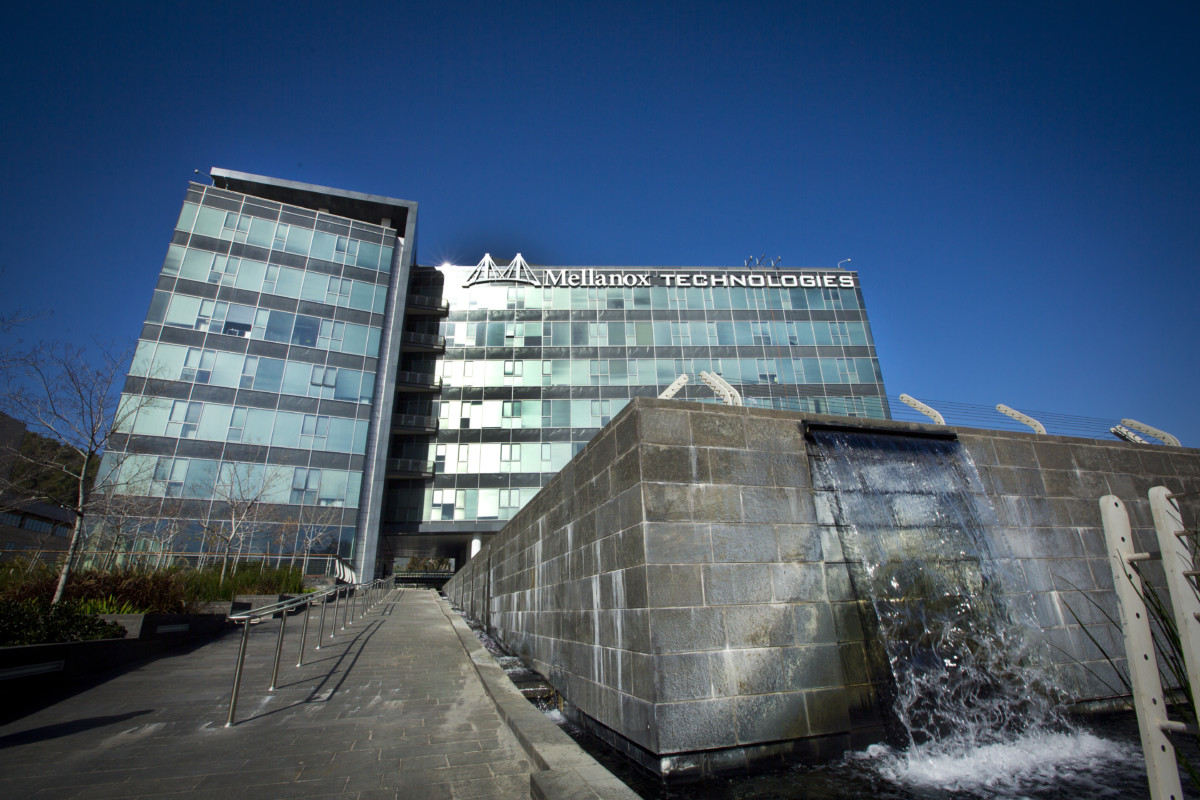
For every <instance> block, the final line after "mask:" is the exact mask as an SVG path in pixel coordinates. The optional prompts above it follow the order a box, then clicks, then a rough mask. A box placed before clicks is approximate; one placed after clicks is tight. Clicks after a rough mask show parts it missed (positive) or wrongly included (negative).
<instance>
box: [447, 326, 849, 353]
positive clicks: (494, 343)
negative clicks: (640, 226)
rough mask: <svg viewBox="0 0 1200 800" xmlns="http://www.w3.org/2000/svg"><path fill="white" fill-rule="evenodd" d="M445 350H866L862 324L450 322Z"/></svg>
mask: <svg viewBox="0 0 1200 800" xmlns="http://www.w3.org/2000/svg"><path fill="white" fill-rule="evenodd" d="M443 333H444V335H445V337H446V346H447V347H627V346H637V347H651V346H658V347H732V346H737V345H742V346H793V347H816V346H841V347H853V346H858V347H862V346H866V345H868V344H870V341H869V339H868V336H867V329H866V325H865V324H864V323H862V322H821V321H817V322H811V321H808V320H776V321H772V322H757V321H743V322H732V321H729V322H708V321H704V320H692V321H688V322H676V321H669V322H668V321H663V322H655V321H651V320H644V321H637V322H619V321H618V322H447V323H445V324H444V328H443Z"/></svg>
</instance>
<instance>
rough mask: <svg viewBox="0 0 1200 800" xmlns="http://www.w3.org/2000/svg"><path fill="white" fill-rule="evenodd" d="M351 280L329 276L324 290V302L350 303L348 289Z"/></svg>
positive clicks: (351, 283) (350, 285) (337, 304)
mask: <svg viewBox="0 0 1200 800" xmlns="http://www.w3.org/2000/svg"><path fill="white" fill-rule="evenodd" d="M352 285H353V282H352V281H350V280H349V279H346V278H330V279H329V288H328V289H327V290H326V292H325V302H326V303H328V304H330V305H334V306H346V305H349V304H350V289H351V287H352Z"/></svg>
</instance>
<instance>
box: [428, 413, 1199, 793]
mask: <svg viewBox="0 0 1200 800" xmlns="http://www.w3.org/2000/svg"><path fill="white" fill-rule="evenodd" d="M847 422H848V420H846V419H845V418H832V417H818V416H813V415H800V414H795V413H791V412H782V411H771V410H764V409H750V408H729V407H725V406H718V405H707V404H696V403H684V402H679V401H664V400H653V399H636V400H634V401H633V402H632V403H631V404H630V405H629V406H627V407H626V408H625V409H624V410H623V411H622V412H621V414H619V415H618V416H617V417H616V418H615V419H614V420H613V421H612V422H611V423H610V424H609V425H608V426H607V427H606V428H605V429H604V430H603V431H601V433H600V434H599V435H598V436H597V437H596V438H595V439H594V440H593V441H592V442H591V443H590V444H589V445H588V446H587V447H586V448H585V449H584V450H583V451H581V452H580V453H579V454H578V455H577V456H576V457H575V458H574V459H573V460H572V461H571V462H570V463H569V464H568V465H567V466H566V467H565V468H564V469H563V470H562V472H560V473H559V474H558V475H557V476H556V477H555V478H554V479H553V480H552V481H551V482H550V483H549V484H547V486H546V487H545V488H544V489H543V490H542V492H540V493H539V494H538V495H537V497H535V498H534V500H533V501H532V502H531V503H529V504H528V505H526V506H525V508H523V509H522V510H521V511H520V512H519V513H518V515H517V516H516V517H514V518H513V520H511V521H510V522H509V524H508V525H506V526H505V528H504V530H503V531H502V532H501V533H499V534H497V535H496V536H495V537H494V538H493V539H492V540H491V541H490V542H489V543H488V544H487V545H485V546H484V548H483V550H481V551H480V553H479V554H478V555H477V556H476V557H475V558H474V559H472V560H471V561H470V562H469V563H468V564H467V565H466V566H465V567H464V568H463V569H462V570H461V571H460V572H459V573H458V574H457V575H456V576H455V577H454V579H453V580H452V581H451V582H450V583H448V584H447V586H446V590H445V591H446V593H447V595H448V596H449V597H450V598H451V599H452V600H453V601H454V602H455V603H456V604H458V605H459V606H460V607H461V608H463V609H464V610H466V611H467V612H468V613H470V614H471V615H473V616H476V617H478V618H480V619H482V620H484V621H485V622H486V624H487V625H488V626H489V627H490V628H491V629H493V630H494V632H495V634H496V635H497V636H498V637H499V638H500V639H501V640H502V641H503V642H504V643H505V644H506V645H507V646H508V647H510V648H511V649H512V650H514V651H515V652H517V653H519V654H520V655H521V656H523V657H524V658H525V659H527V660H528V661H529V662H530V663H531V664H532V665H533V667H534V668H535V669H537V670H538V671H539V672H541V673H542V674H543V675H545V676H546V677H547V678H548V679H549V680H550V682H551V683H552V684H553V685H554V686H555V687H556V688H557V689H558V690H559V691H560V692H561V693H562V694H563V696H564V697H565V698H566V699H567V700H568V701H570V703H572V704H573V705H574V706H575V707H576V708H578V709H579V710H580V711H582V712H583V713H584V714H586V715H587V716H589V717H591V718H592V719H594V720H596V721H598V722H599V723H601V724H602V725H603V726H605V727H607V728H609V729H611V730H612V731H615V732H616V733H618V734H619V735H620V736H622V737H624V738H625V739H627V740H628V741H631V742H633V743H635V744H636V745H637V747H639V748H642V749H644V751H645V752H646V753H648V754H650V755H652V756H653V757H655V758H658V759H660V760H659V763H658V764H657V765H656V767H657V768H659V769H661V770H662V771H663V772H666V773H670V772H680V771H682V772H686V771H688V770H709V769H719V768H724V767H738V766H743V765H745V764H746V763H747V762H748V761H751V760H760V759H774V758H776V757H778V756H781V755H784V754H793V755H800V756H802V757H810V758H820V757H824V756H828V755H833V754H835V753H836V752H838V751H840V750H841V749H844V748H845V747H848V746H861V745H862V744H864V743H866V742H867V741H871V740H875V739H877V737H878V736H879V734H880V728H881V726H882V724H883V721H884V716H885V713H886V712H885V711H884V710H883V709H882V708H881V707H880V701H879V690H880V689H881V688H882V684H883V683H885V682H886V673H885V672H883V671H882V670H883V669H884V667H885V665H884V664H882V663H881V662H880V658H881V652H880V650H879V648H878V647H877V646H875V645H873V644H872V638H871V634H872V631H871V630H870V629H869V628H870V625H869V623H868V624H867V625H866V626H864V620H869V619H870V617H871V615H870V613H869V609H866V607H865V606H866V604H865V602H864V601H863V599H861V598H858V597H856V596H855V594H854V591H853V590H852V581H851V579H850V569H851V568H852V566H853V565H850V564H847V562H846V560H845V557H844V556H843V554H842V548H841V543H840V541H839V537H838V533H837V528H836V526H835V525H832V524H829V520H820V519H819V518H818V517H819V515H818V512H817V508H816V502H815V498H814V492H813V488H812V483H811V479H810V472H809V453H808V447H807V446H806V442H805V439H804V435H803V432H804V425H805V424H806V423H813V424H822V423H825V424H829V423H840V424H845V423H847ZM853 422H855V423H856V424H858V423H862V425H863V427H866V428H873V429H877V430H881V431H893V432H905V431H909V432H928V431H932V430H936V431H942V432H945V431H946V430H947V429H946V428H944V427H935V426H926V425H916V424H911V423H897V422H878V421H866V420H854V421H853ZM956 433H957V434H958V437H959V439H960V441H961V442H962V443H963V445H964V446H965V448H966V449H967V451H968V452H969V453H970V455H971V457H972V458H973V459H974V461H975V463H976V465H977V468H978V470H979V473H980V477H981V480H982V483H983V487H984V490H985V492H986V493H987V495H988V497H989V499H990V500H991V502H992V504H993V505H994V507H995V510H996V514H997V517H998V519H999V522H1000V534H1001V538H1002V541H1003V542H1004V546H1005V547H1007V548H1009V549H1011V551H1012V554H1013V555H1014V556H1016V557H1017V558H1018V560H1019V562H1020V564H1021V565H1022V568H1023V569H1024V570H1025V572H1026V574H1027V576H1028V581H1029V585H1030V588H1031V591H1032V592H1033V596H1034V599H1035V607H1036V613H1037V616H1038V620H1039V622H1040V624H1042V626H1043V627H1044V628H1045V629H1046V630H1047V632H1048V634H1047V635H1048V636H1049V637H1050V638H1051V641H1052V642H1053V643H1054V644H1055V645H1057V646H1058V647H1061V648H1062V650H1064V651H1065V652H1066V653H1069V654H1070V655H1069V656H1065V655H1064V656H1063V657H1062V658H1061V659H1060V668H1061V669H1062V670H1063V672H1064V674H1065V675H1066V676H1067V677H1068V678H1069V679H1070V680H1071V681H1072V682H1073V683H1072V685H1073V686H1075V687H1076V690H1077V693H1078V695H1079V696H1080V697H1101V696H1104V695H1106V694H1108V692H1107V690H1106V689H1104V688H1103V687H1102V686H1101V685H1100V684H1099V683H1098V682H1097V680H1096V679H1095V678H1094V677H1092V676H1091V675H1090V673H1088V672H1087V669H1085V668H1084V667H1081V666H1079V665H1078V664H1077V663H1076V662H1080V661H1081V662H1084V663H1085V664H1086V665H1087V666H1090V667H1093V668H1096V669H1097V671H1100V672H1101V673H1103V668H1105V667H1107V664H1106V662H1104V661H1103V659H1102V658H1101V657H1100V656H1099V654H1098V653H1097V652H1095V646H1094V645H1092V644H1091V643H1090V641H1088V640H1087V637H1086V636H1084V635H1083V634H1082V632H1081V631H1080V630H1079V626H1078V624H1076V623H1075V621H1074V619H1073V618H1072V617H1071V616H1070V612H1069V611H1068V610H1067V608H1066V605H1067V604H1068V603H1069V604H1070V606H1071V608H1072V609H1073V610H1074V611H1075V613H1076V614H1078V615H1079V617H1080V618H1081V619H1082V620H1083V621H1084V622H1085V623H1092V622H1096V623H1097V624H1098V623H1099V621H1100V620H1101V618H1102V615H1101V614H1100V613H1099V612H1098V611H1097V610H1096V609H1095V607H1094V606H1093V605H1092V604H1090V603H1086V602H1077V601H1072V600H1071V599H1070V598H1069V595H1070V593H1073V592H1076V590H1078V591H1081V592H1085V593H1087V594H1088V595H1089V596H1090V597H1091V598H1092V599H1094V600H1095V601H1096V603H1097V604H1098V605H1099V606H1100V607H1101V608H1104V609H1107V610H1109V613H1112V614H1113V615H1114V617H1115V605H1113V603H1114V601H1113V599H1112V592H1111V588H1112V579H1111V573H1110V572H1109V571H1108V564H1107V560H1106V556H1105V552H1104V545H1103V534H1102V531H1101V529H1100V514H1099V505H1098V500H1099V498H1100V497H1101V496H1102V495H1104V494H1108V493H1114V494H1117V495H1119V496H1120V497H1121V499H1122V500H1123V501H1125V502H1126V504H1127V505H1128V506H1129V507H1130V508H1131V510H1132V515H1133V524H1134V526H1135V535H1136V536H1137V537H1138V538H1139V544H1140V546H1144V547H1145V549H1148V550H1154V551H1156V550H1157V546H1156V545H1155V544H1154V543H1153V526H1152V523H1151V522H1150V519H1149V511H1148V503H1147V502H1146V491H1147V490H1148V489H1149V487H1150V486H1151V485H1157V484H1160V483H1161V484H1164V485H1167V486H1168V487H1169V488H1171V489H1172V490H1173V491H1193V490H1196V489H1200V451H1195V450H1188V449H1183V448H1165V447H1153V446H1148V445H1129V444H1125V443H1121V442H1116V441H1114V442H1111V443H1109V442H1096V441H1090V440H1080V439H1069V438H1063V437H1049V436H1035V435H1033V434H1028V435H1024V434H1019V433H1006V432H997V431H983V430H974V429H961V430H957V431H956ZM1187 520H1188V517H1187V515H1186V513H1185V521H1187ZM1080 597H1081V596H1080ZM1101 627H1102V626H1101ZM1105 635H1109V636H1111V632H1110V633H1109V634H1104V633H1102V635H1101V640H1102V642H1105V641H1107V640H1105V639H1104V638H1103V637H1104V636H1105ZM701 752H704V753H706V755H704V756H698V755H696V754H698V753H701Z"/></svg>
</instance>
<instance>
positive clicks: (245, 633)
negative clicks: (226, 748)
mask: <svg viewBox="0 0 1200 800" xmlns="http://www.w3.org/2000/svg"><path fill="white" fill-rule="evenodd" d="M249 641H250V620H245V621H244V622H243V623H242V643H241V645H239V646H238V660H237V668H236V669H235V670H234V671H233V693H232V694H230V696H229V716H228V717H226V718H225V727H226V728H232V727H233V717H234V715H235V714H236V713H237V701H238V690H239V689H240V688H241V686H242V665H243V664H245V663H246V645H247V643H248V642H249Z"/></svg>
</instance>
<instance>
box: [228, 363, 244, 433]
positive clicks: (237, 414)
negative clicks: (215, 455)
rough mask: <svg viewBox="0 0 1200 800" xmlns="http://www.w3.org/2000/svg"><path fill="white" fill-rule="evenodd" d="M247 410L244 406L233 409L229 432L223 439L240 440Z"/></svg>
mask: <svg viewBox="0 0 1200 800" xmlns="http://www.w3.org/2000/svg"><path fill="white" fill-rule="evenodd" d="M248 360H249V359H247V361H248ZM247 410H248V409H247V408H246V407H245V406H236V407H235V408H234V409H233V416H232V417H230V420H229V433H228V434H227V435H226V437H225V441H227V442H240V441H241V440H242V431H243V430H245V428H246V412H247Z"/></svg>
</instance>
